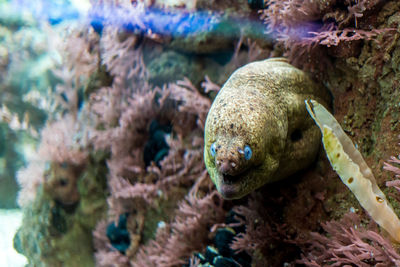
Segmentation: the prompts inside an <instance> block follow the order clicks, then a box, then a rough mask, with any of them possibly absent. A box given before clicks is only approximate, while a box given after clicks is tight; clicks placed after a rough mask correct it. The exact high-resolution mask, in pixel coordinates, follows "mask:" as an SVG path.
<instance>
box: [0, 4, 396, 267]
mask: <svg viewBox="0 0 400 267" xmlns="http://www.w3.org/2000/svg"><path fill="white" fill-rule="evenodd" d="M399 24H400V2H398V1H395V0H393V1H390V0H387V1H384V0H344V1H338V0H324V1H323V0H320V1H315V0H282V1H274V0H265V1H252V0H249V1H244V0H238V1H228V0H212V1H210V0H208V1H205V0H191V1H180V0H164V1H163V0H137V1H136V0H92V1H89V0H87V1H72V0H71V1H68V0H54V1H45V0H37V1H25V0H0V100H1V106H0V208H1V212H0V217H1V219H0V221H1V226H0V227H1V231H0V234H1V237H0V240H1V242H3V243H1V248H2V252H4V253H5V254H4V255H5V256H4V255H3V256H1V257H0V265H1V266H24V265H25V264H27V265H28V266H72V267H74V266H216V267H217V266H218V267H221V266H345V265H347V266H400V249H399V245H398V243H397V242H396V241H395V240H393V239H392V238H391V237H390V235H388V233H387V232H385V230H383V229H382V228H380V227H379V226H378V225H377V224H376V223H375V221H374V220H373V219H372V218H371V217H370V216H369V215H368V213H367V212H366V211H365V210H364V209H363V208H362V207H361V206H360V204H359V202H358V201H357V199H356V198H355V197H354V195H353V194H352V193H351V192H350V191H349V190H348V189H347V188H346V186H345V185H344V184H343V183H342V182H341V181H340V179H339V177H338V175H337V174H336V173H335V171H334V170H333V169H332V167H331V165H330V163H329V161H328V159H327V157H326V155H325V153H324V150H323V147H322V145H321V149H320V152H319V154H318V156H317V157H316V158H315V159H313V163H312V164H311V166H305V167H304V169H303V170H301V171H299V172H296V173H295V174H294V175H291V176H290V177H288V178H285V179H283V180H280V181H278V182H274V183H270V184H266V185H265V186H263V187H261V188H259V189H258V190H255V191H254V192H252V193H250V194H249V195H247V196H245V197H243V198H241V199H237V200H226V199H223V198H222V197H221V195H220V194H219V193H218V192H217V191H216V189H215V186H214V184H213V183H212V181H211V180H210V177H209V174H208V173H207V170H206V168H205V164H204V159H203V154H204V131H205V121H206V118H207V114H208V112H209V110H210V107H211V105H212V103H213V100H214V98H215V96H216V95H217V93H218V91H219V90H220V89H221V87H222V86H223V84H224V83H225V82H226V81H227V80H228V78H229V77H230V76H231V75H232V73H233V72H234V71H235V70H236V69H238V68H240V67H242V66H244V65H246V64H247V63H250V62H254V61H257V60H264V59H267V58H272V57H285V58H287V60H288V61H289V62H290V63H291V64H292V65H293V66H295V67H297V68H299V69H301V70H302V71H304V72H305V73H306V74H307V75H308V76H309V77H311V78H312V79H313V80H314V82H316V83H317V84H320V85H321V86H324V87H326V88H327V89H328V90H329V91H330V94H331V96H332V108H331V112H332V113H333V114H334V116H335V118H336V119H337V120H338V122H339V123H340V125H341V127H342V128H343V129H344V131H345V133H346V134H347V135H348V136H350V138H351V140H352V141H353V143H354V144H355V146H356V148H357V149H358V150H359V151H360V152H361V154H362V156H363V157H364V159H365V161H366V163H367V164H368V166H369V167H370V168H371V170H372V172H373V174H374V175H375V178H376V180H377V184H378V185H379V187H380V188H381V189H382V191H383V192H384V193H385V194H386V196H387V198H388V201H389V202H390V203H391V205H392V206H393V209H394V211H395V213H396V214H400V181H399V180H398V178H399V175H400V167H399V164H400V160H399V157H398V155H399V154H400V146H399V135H400V127H399V116H400V113H399V111H400V90H399V87H400V40H399V37H400V35H399V29H400V25H399ZM232 105H235V103H232ZM254 123H257V122H254ZM296 152H297V151H296ZM281 164H285V162H282V163H281ZM16 228H18V229H16ZM3 237H4V238H3ZM11 247H14V250H15V251H16V252H18V253H19V254H15V256H10V255H11V251H12V250H13V249H12V248H11ZM15 251H14V253H15ZM22 255H24V256H22Z"/></svg>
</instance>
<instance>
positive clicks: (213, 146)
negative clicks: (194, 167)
mask: <svg viewBox="0 0 400 267" xmlns="http://www.w3.org/2000/svg"><path fill="white" fill-rule="evenodd" d="M215 149H216V148H215V143H212V144H211V146H210V153H211V156H212V157H215V153H217V152H216V150H215Z"/></svg>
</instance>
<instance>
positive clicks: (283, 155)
mask: <svg viewBox="0 0 400 267" xmlns="http://www.w3.org/2000/svg"><path fill="white" fill-rule="evenodd" d="M305 99H316V100H317V101H318V102H320V103H322V104H324V105H325V106H328V107H329V106H330V105H329V103H330V101H331V95H330V94H329V91H328V90H327V89H326V88H325V87H324V86H321V85H318V84H316V83H315V82H313V81H312V80H311V79H310V78H309V77H308V76H307V75H306V74H305V73H304V72H303V71H301V70H299V69H297V68H295V67H293V66H292V65H290V64H289V63H288V62H287V61H286V59H284V58H271V59H267V60H263V61H257V62H252V63H250V64H247V65H245V66H243V67H241V68H239V69H238V70H236V71H235V72H234V73H233V74H232V75H231V77H230V78H229V79H228V81H227V82H226V83H225V84H224V85H223V87H222V89H221V90H220V91H219V93H218V95H217V96H216V98H215V100H214V101H213V104H212V106H211V108H210V110H209V113H208V115H207V120H206V125H205V140H204V142H205V144H204V161H205V164H206V167H207V170H208V173H209V174H210V177H211V179H212V181H213V182H214V184H215V185H216V187H217V190H218V191H219V192H220V194H221V195H222V196H223V197H224V198H226V199H237V198H241V197H243V196H245V195H247V194H248V193H250V192H251V191H253V190H255V189H257V188H259V187H261V186H262V185H264V184H266V183H271V182H274V181H277V180H280V179H284V178H285V177H288V176H289V175H292V174H294V173H295V172H297V171H299V170H301V169H304V168H306V167H307V166H309V165H310V164H311V163H312V162H313V161H314V160H315V157H316V155H317V152H318V149H319V147H320V139H321V135H320V131H319V129H318V127H317V126H316V125H315V123H314V122H313V121H312V119H311V118H310V116H309V115H308V113H307V110H306V107H305V104H304V100H305Z"/></svg>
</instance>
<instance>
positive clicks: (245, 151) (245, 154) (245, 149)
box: [243, 146, 253, 160]
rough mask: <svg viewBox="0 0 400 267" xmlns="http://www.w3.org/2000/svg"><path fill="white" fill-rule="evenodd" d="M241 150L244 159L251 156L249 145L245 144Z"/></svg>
mask: <svg viewBox="0 0 400 267" xmlns="http://www.w3.org/2000/svg"><path fill="white" fill-rule="evenodd" d="M243 152H244V158H245V159H246V160H249V159H251V156H252V155H253V151H251V148H250V147H249V146H245V147H244V150H243Z"/></svg>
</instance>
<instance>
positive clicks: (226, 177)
mask: <svg viewBox="0 0 400 267" xmlns="http://www.w3.org/2000/svg"><path fill="white" fill-rule="evenodd" d="M242 176H243V174H239V175H230V174H227V173H223V174H222V183H223V184H227V185H232V184H234V183H235V182H237V181H239V180H240V177H242Z"/></svg>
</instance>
